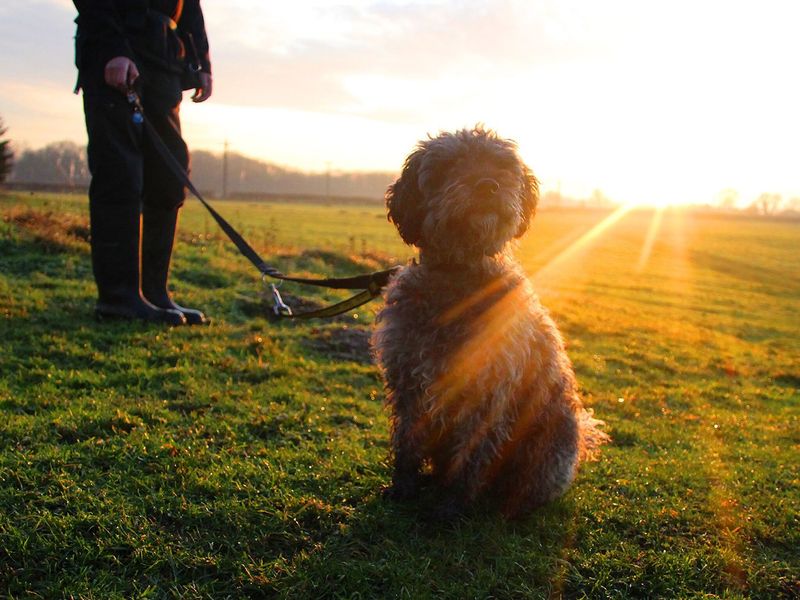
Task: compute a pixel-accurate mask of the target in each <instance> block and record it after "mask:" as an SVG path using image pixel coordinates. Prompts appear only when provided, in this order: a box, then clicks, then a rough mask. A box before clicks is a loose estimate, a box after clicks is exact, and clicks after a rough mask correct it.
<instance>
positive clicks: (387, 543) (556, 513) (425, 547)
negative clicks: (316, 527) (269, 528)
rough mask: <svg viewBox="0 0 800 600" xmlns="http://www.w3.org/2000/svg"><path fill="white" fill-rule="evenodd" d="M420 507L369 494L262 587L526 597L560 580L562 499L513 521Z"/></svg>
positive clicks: (569, 530)
mask: <svg viewBox="0 0 800 600" xmlns="http://www.w3.org/2000/svg"><path fill="white" fill-rule="evenodd" d="M419 511H420V506H419V505H417V504H416V503H410V504H407V505H397V504H393V503H391V502H387V501H383V500H382V499H380V498H377V497H373V498H371V499H370V500H368V501H367V502H366V503H365V504H363V505H361V506H359V507H358V508H357V509H356V513H355V514H354V515H353V516H352V518H351V519H350V520H349V521H348V522H347V524H346V525H343V526H342V527H340V528H339V529H338V530H337V531H335V532H333V533H332V534H331V535H329V536H327V537H326V538H324V539H321V540H319V542H318V543H316V544H314V545H313V546H312V547H310V548H309V549H307V550H303V551H300V552H298V553H296V554H295V555H294V556H293V557H292V558H291V560H290V561H289V564H287V570H286V572H285V573H283V574H281V575H279V576H278V577H276V579H274V580H273V581H272V582H271V585H270V586H269V587H270V588H272V589H274V590H276V591H278V590H280V591H281V592H282V593H286V594H288V595H289V596H291V597H315V596H318V597H365V598H384V597H385V598H388V597H404V596H405V597H410V598H419V597H430V596H442V597H453V598H455V597H462V598H473V597H474V598H482V597H487V598H488V597H530V596H531V595H534V596H536V595H541V594H542V593H543V592H544V595H545V596H546V595H548V593H550V594H556V595H558V594H560V593H561V592H562V591H563V590H564V588H565V587H567V578H568V575H569V574H568V570H569V568H570V567H571V565H570V564H569V562H568V559H569V557H570V549H571V548H572V546H573V544H574V543H575V539H574V538H575V533H574V529H575V526H574V519H575V517H574V515H573V512H574V507H573V506H572V504H571V502H570V501H569V500H566V501H563V502H558V503H555V504H554V505H551V506H549V507H546V508H544V509H542V510H540V511H537V512H536V513H534V514H533V515H531V516H530V517H529V518H527V519H525V520H522V521H519V522H507V521H504V520H502V519H500V518H499V517H497V516H491V515H483V514H475V515H472V516H470V517H467V518H465V519H463V520H460V521H458V522H455V523H437V522H431V521H429V520H426V519H425V518H424V517H421V516H420V514H419ZM511 557H514V558H513V559H512V558H511ZM261 591H263V588H262V590H261Z"/></svg>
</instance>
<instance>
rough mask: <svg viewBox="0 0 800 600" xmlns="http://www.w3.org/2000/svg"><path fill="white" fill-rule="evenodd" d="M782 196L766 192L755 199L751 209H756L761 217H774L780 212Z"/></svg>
mask: <svg viewBox="0 0 800 600" xmlns="http://www.w3.org/2000/svg"><path fill="white" fill-rule="evenodd" d="M781 200H782V198H781V195H780V194H770V193H767V192H764V193H763V194H761V195H760V196H759V197H758V198H756V199H755V201H754V202H753V204H751V207H753V208H755V210H756V212H758V214H760V215H774V214H775V213H776V212H778V208H779V207H780V205H781Z"/></svg>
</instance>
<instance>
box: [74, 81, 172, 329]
mask: <svg viewBox="0 0 800 600" xmlns="http://www.w3.org/2000/svg"><path fill="white" fill-rule="evenodd" d="M84 109H85V113H86V128H87V132H88V135H89V145H88V158H89V169H90V171H91V173H92V181H91V184H90V187H89V216H90V223H91V251H92V269H93V271H94V277H95V282H96V283H97V292H98V299H97V305H96V307H95V314H96V316H97V317H98V318H125V319H142V320H146V321H156V322H164V323H168V324H172V325H181V324H184V323H185V322H186V320H185V318H184V317H183V315H182V314H180V313H179V312H177V311H172V310H163V309H160V308H158V307H156V306H154V305H152V304H151V303H149V302H147V301H146V300H145V299H144V297H143V296H142V293H141V285H140V259H139V256H140V248H139V244H140V225H141V197H142V186H143V180H142V157H141V132H140V131H139V130H138V129H137V127H140V126H137V125H135V124H134V123H133V122H132V120H131V112H130V109H129V107H128V106H127V103H126V102H125V99H124V97H123V96H122V95H121V94H117V93H111V92H109V93H103V94H85V95H84Z"/></svg>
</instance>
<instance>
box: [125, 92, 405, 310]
mask: <svg viewBox="0 0 800 600" xmlns="http://www.w3.org/2000/svg"><path fill="white" fill-rule="evenodd" d="M127 97H128V102H129V103H130V105H131V107H132V108H133V121H134V123H137V124H141V123H143V124H144V128H145V130H146V132H147V135H148V136H149V137H150V140H151V141H152V142H153V145H154V146H155V148H156V151H157V152H158V153H159V155H160V156H161V158H163V159H164V162H166V163H167V166H168V167H169V168H170V170H171V171H172V173H173V174H174V175H175V176H176V177H177V178H178V180H179V181H180V182H181V183H183V185H185V186H186V187H187V188H188V189H189V191H190V192H192V194H194V195H195V197H196V198H197V199H198V200H200V202H201V203H202V205H203V206H205V207H206V209H207V210H208V212H209V213H211V216H212V217H213V218H214V220H215V221H216V222H217V224H218V225H219V226H220V228H221V229H222V231H224V232H225V234H226V235H227V236H228V237H229V238H230V240H231V241H232V242H233V243H234V245H235V246H236V248H238V250H239V252H241V253H242V254H243V255H244V257H245V258H247V260H249V261H250V262H251V263H253V265H254V266H255V267H256V269H258V270H259V271H260V272H261V278H262V279H263V280H264V281H265V282H266V278H267V277H272V278H273V279H279V280H281V281H291V282H293V283H302V284H305V285H314V286H318V287H326V288H331V289H337V290H362V291H361V292H360V293H358V294H356V295H355V296H351V297H350V298H348V299H346V300H343V301H341V302H338V303H336V304H333V305H331V306H327V307H324V308H319V309H316V310H310V311H307V312H302V313H295V312H293V311H292V309H291V308H290V307H289V306H287V305H286V304H285V303H284V301H283V298H281V294H280V292H279V291H278V288H277V287H276V286H275V284H270V286H271V288H272V299H273V302H274V307H273V312H274V313H275V315H276V316H277V317H279V318H289V319H313V318H322V317H335V316H337V315H341V314H342V313H346V312H348V311H350V310H352V309H354V308H356V307H358V306H361V305H362V304H366V303H367V302H369V301H370V300H372V299H374V298H377V297H378V296H380V295H381V290H382V289H383V288H384V287H386V284H387V283H389V279H390V278H391V276H392V275H393V274H394V273H396V272H397V271H398V270H399V269H400V268H401V267H399V266H396V267H392V268H391V269H386V270H385V271H376V272H375V273H369V274H366V275H357V276H355V277H344V278H324V279H311V278H306V277H293V276H290V275H284V274H283V273H281V272H280V271H279V270H278V269H276V268H275V267H271V266H269V265H268V264H267V263H265V262H264V260H263V259H262V258H261V257H260V256H259V255H258V253H257V252H256V251H255V250H254V249H253V247H252V246H251V245H250V244H248V243H247V241H246V240H245V239H244V238H243V237H242V236H241V235H240V234H239V232H238V231H236V229H234V228H233V226H232V225H231V224H230V223H228V221H226V220H225V219H224V218H223V217H222V215H220V214H219V213H218V212H217V211H216V210H214V208H213V207H212V206H211V205H210V204H209V203H208V202H207V201H206V199H205V198H203V195H202V194H201V193H200V192H199V191H198V189H197V188H196V187H195V186H194V184H193V183H192V181H191V179H189V174H188V173H187V172H186V170H185V169H184V168H183V165H181V164H180V162H178V159H176V158H175V156H174V155H173V154H172V152H170V150H169V148H167V145H166V144H165V143H164V140H162V139H161V136H160V135H158V132H157V131H156V130H155V127H153V125H152V124H151V123H150V121H148V120H147V119H146V118H145V116H144V110H143V109H142V103H141V100H140V99H139V95H138V94H137V93H136V92H135V91H133V90H131V91H130V92H128V96H127Z"/></svg>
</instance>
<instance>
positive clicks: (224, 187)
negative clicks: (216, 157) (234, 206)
mask: <svg viewBox="0 0 800 600" xmlns="http://www.w3.org/2000/svg"><path fill="white" fill-rule="evenodd" d="M228 145H229V144H228V140H225V150H224V151H223V152H222V197H223V198H227V197H228Z"/></svg>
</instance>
